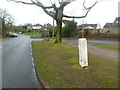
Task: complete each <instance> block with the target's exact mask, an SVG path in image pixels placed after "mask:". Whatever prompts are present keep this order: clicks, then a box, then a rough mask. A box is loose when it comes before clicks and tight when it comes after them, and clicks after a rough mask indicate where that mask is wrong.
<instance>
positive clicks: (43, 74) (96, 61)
mask: <svg viewBox="0 0 120 90" xmlns="http://www.w3.org/2000/svg"><path fill="white" fill-rule="evenodd" d="M32 48H33V56H34V60H35V68H36V70H37V74H38V77H39V78H40V79H41V80H42V82H43V83H44V84H45V85H46V86H49V87H51V88H117V87H118V64H117V63H116V62H114V61H110V60H104V59H101V58H97V57H95V56H93V55H90V54H89V66H88V69H84V68H82V67H80V65H79V63H78V62H79V60H78V48H76V47H71V46H69V45H67V44H64V43H59V44H55V43H54V42H52V41H35V42H32Z"/></svg>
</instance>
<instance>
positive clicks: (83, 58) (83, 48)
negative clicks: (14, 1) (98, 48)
mask: <svg viewBox="0 0 120 90" xmlns="http://www.w3.org/2000/svg"><path fill="white" fill-rule="evenodd" d="M78 48H79V63H80V65H81V67H85V66H88V51H87V40H86V39H85V38H80V39H79V40H78Z"/></svg>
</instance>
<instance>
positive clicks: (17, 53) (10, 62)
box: [0, 35, 42, 90]
mask: <svg viewBox="0 0 120 90" xmlns="http://www.w3.org/2000/svg"><path fill="white" fill-rule="evenodd" d="M1 48H2V88H42V85H41V84H40V83H39V81H38V80H37V77H36V73H35V69H34V67H33V66H34V64H33V59H32V53H31V42H30V37H29V36H25V35H19V36H18V37H16V38H10V39H5V40H3V41H2V47H1ZM1 48H0V49H1ZM40 90H41V89H40Z"/></svg>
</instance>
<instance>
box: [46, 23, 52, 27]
mask: <svg viewBox="0 0 120 90" xmlns="http://www.w3.org/2000/svg"><path fill="white" fill-rule="evenodd" d="M44 28H53V26H52V25H51V24H50V23H47V24H44Z"/></svg>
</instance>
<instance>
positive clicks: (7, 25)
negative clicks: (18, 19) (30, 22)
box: [0, 9, 14, 37]
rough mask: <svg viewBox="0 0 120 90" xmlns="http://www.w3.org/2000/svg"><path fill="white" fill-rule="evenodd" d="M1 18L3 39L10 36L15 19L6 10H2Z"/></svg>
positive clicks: (0, 11) (0, 12)
mask: <svg viewBox="0 0 120 90" xmlns="http://www.w3.org/2000/svg"><path fill="white" fill-rule="evenodd" d="M0 17H1V18H2V27H3V28H2V35H3V37H4V36H6V35H8V34H9V31H10V30H11V28H12V25H13V23H14V19H13V18H12V16H11V15H10V14H9V13H8V12H7V10H6V9H0Z"/></svg>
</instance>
